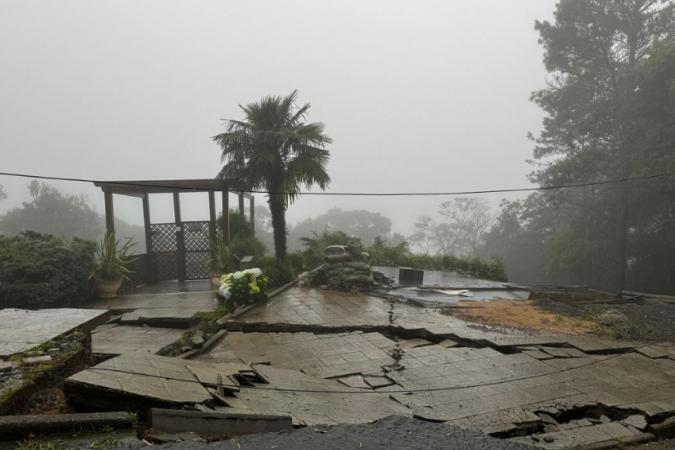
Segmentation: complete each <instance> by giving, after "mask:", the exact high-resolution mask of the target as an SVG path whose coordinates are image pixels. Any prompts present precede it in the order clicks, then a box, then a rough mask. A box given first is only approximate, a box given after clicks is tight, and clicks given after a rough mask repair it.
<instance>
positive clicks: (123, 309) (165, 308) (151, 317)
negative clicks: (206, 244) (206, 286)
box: [91, 291, 217, 325]
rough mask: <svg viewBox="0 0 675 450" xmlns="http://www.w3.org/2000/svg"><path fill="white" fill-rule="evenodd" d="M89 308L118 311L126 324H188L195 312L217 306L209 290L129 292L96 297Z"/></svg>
mask: <svg viewBox="0 0 675 450" xmlns="http://www.w3.org/2000/svg"><path fill="white" fill-rule="evenodd" d="M91 305H92V307H95V308H101V309H108V310H110V311H113V312H116V313H119V314H121V317H120V319H119V320H120V322H122V323H125V324H139V323H141V324H142V323H154V324H166V325H174V324H179V323H180V324H189V323H190V322H191V321H192V318H193V316H194V315H195V314H197V313H199V312H208V311H213V310H214V309H216V307H217V303H216V302H215V301H214V294H213V292H212V291H206V292H181V293H173V294H167V293H165V294H132V295H124V296H121V297H117V298H114V299H106V300H96V301H95V302H93V303H92V304H91Z"/></svg>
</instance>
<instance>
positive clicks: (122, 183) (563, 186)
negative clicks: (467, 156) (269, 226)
mask: <svg viewBox="0 0 675 450" xmlns="http://www.w3.org/2000/svg"><path fill="white" fill-rule="evenodd" d="M672 175H673V174H671V173H660V174H653V175H644V176H637V177H624V178H617V179H612V180H605V181H589V182H584V183H571V184H555V185H549V186H539V187H531V188H527V187H523V188H502V189H482V190H473V191H448V192H307V191H305V192H274V191H266V190H256V189H234V188H230V187H227V186H224V187H223V189H202V188H197V187H195V188H191V187H189V186H187V187H186V186H176V185H173V186H172V185H170V184H167V185H160V184H154V183H152V184H148V183H143V182H134V181H105V180H94V179H88V178H69V177H56V176H47V175H34V174H27V173H14V172H0V176H8V177H20V178H33V179H38V180H53V181H73V182H81V183H99V184H100V183H103V184H105V183H110V184H114V185H117V186H134V187H151V188H160V189H179V190H181V191H195V192H206V191H221V190H229V191H231V192H241V193H248V194H268V195H288V194H293V195H315V196H356V197H425V196H426V197H430V196H451V195H478V194H495V193H508V192H534V191H552V190H559V189H570V188H579V187H587V186H602V185H609V184H618V183H626V182H630V181H643V180H652V179H657V178H665V177H670V176H672Z"/></svg>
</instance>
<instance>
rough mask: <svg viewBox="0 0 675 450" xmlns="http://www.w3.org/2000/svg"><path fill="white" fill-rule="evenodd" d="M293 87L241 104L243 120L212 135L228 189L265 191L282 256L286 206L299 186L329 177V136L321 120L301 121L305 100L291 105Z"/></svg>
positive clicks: (278, 252)
mask: <svg viewBox="0 0 675 450" xmlns="http://www.w3.org/2000/svg"><path fill="white" fill-rule="evenodd" d="M297 95H298V94H297V91H293V92H292V93H291V94H290V95H288V96H286V97H281V96H268V97H264V98H263V99H262V100H260V101H259V102H254V103H250V104H248V105H246V106H240V108H241V109H242V111H243V112H244V116H245V118H244V120H228V121H227V129H226V131H225V132H224V133H221V134H219V135H217V136H214V137H213V140H214V141H215V142H216V143H217V144H218V145H219V146H220V148H221V150H222V158H223V162H224V163H225V164H224V166H223V168H222V170H221V171H220V173H219V174H218V177H219V178H222V179H224V180H227V181H228V182H229V185H230V186H231V187H232V189H233V190H236V189H237V188H239V189H243V190H265V191H268V192H270V194H269V195H268V204H269V207H270V213H271V216H272V227H273V229H274V252H275V255H276V257H277V259H278V260H279V261H284V260H285V259H286V237H287V236H286V209H287V208H288V206H289V204H290V203H292V202H293V201H294V200H295V198H297V196H298V193H299V192H300V188H301V187H302V186H306V187H311V186H312V185H315V184H316V185H318V186H319V187H320V188H321V189H325V188H326V186H327V185H328V183H329V182H330V177H329V176H328V173H327V172H326V165H327V164H328V159H329V152H328V150H327V149H326V145H327V144H329V143H330V142H331V139H330V138H329V137H328V136H326V135H325V134H324V133H323V129H324V126H323V124H322V123H320V122H314V123H306V122H305V118H306V116H307V112H308V111H309V108H310V105H309V103H306V104H304V105H302V106H300V107H298V106H297V105H296V99H297Z"/></svg>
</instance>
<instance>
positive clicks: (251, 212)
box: [248, 195, 255, 236]
mask: <svg viewBox="0 0 675 450" xmlns="http://www.w3.org/2000/svg"><path fill="white" fill-rule="evenodd" d="M248 208H249V218H250V219H251V233H253V236H255V197H254V196H253V195H251V197H250V198H249V200H248Z"/></svg>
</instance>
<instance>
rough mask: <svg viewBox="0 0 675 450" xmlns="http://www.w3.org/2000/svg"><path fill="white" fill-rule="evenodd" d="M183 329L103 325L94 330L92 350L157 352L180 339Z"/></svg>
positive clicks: (104, 351) (115, 353) (102, 352)
mask: <svg viewBox="0 0 675 450" xmlns="http://www.w3.org/2000/svg"><path fill="white" fill-rule="evenodd" d="M182 334H183V330H180V329H175V328H159V327H141V326H128V325H116V324H113V325H102V326H100V327H98V328H96V329H95V330H94V331H93V332H92V336H91V340H92V342H91V346H92V351H93V352H94V353H98V354H105V355H120V354H123V353H135V352H143V353H153V354H154V353H157V352H159V351H160V350H161V349H163V348H164V347H167V346H169V345H171V344H172V343H174V342H175V341H176V340H178V339H179V338H180V337H181V336H182Z"/></svg>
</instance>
